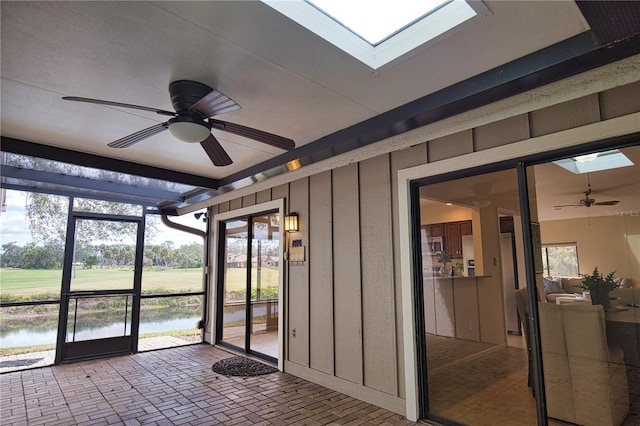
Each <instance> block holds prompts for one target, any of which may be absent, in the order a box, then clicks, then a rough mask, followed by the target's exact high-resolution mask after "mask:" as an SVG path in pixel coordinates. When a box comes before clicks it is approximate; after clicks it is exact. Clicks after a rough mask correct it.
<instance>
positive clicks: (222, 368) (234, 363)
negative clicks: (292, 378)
mask: <svg viewBox="0 0 640 426" xmlns="http://www.w3.org/2000/svg"><path fill="white" fill-rule="evenodd" d="M211 369H212V370H213V371H215V372H216V373H218V374H222V375H224V376H244V377H247V376H261V375H263V374H270V373H275V372H276V371H278V369H277V368H275V367H272V366H270V365H267V364H263V363H261V362H258V361H254V360H252V359H250V358H245V357H242V356H234V357H232V358H225V359H223V360H222V361H218V362H216V363H215V364H213V366H212V367H211Z"/></svg>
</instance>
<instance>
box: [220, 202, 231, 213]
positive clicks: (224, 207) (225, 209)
mask: <svg viewBox="0 0 640 426" xmlns="http://www.w3.org/2000/svg"><path fill="white" fill-rule="evenodd" d="M228 211H229V202H228V201H225V202H224V203H220V204H218V213H226V212H228Z"/></svg>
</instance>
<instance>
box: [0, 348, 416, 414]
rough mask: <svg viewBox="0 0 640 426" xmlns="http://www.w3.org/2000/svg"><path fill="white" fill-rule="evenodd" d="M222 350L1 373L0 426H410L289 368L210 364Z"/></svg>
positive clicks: (170, 352)
mask: <svg viewBox="0 0 640 426" xmlns="http://www.w3.org/2000/svg"><path fill="white" fill-rule="evenodd" d="M229 356H233V354H230V353H229V352H226V351H224V350H221V349H219V348H215V347H212V346H209V345H204V344H203V345H193V346H184V347H179V348H172V349H165V350H159V351H154V352H145V353H138V354H135V355H129V356H121V357H115V358H108V359H101V360H94V361H85V362H79V363H74V364H67V365H61V366H53V367H44V368H37V369H31V370H24V371H17V372H13V373H6V374H2V375H0V404H1V413H0V424H2V425H3V426H9V425H47V426H56V425H64V426H66V425H74V424H77V425H141V424H145V425H181V424H186V425H214V424H223V425H292V424H293V425H327V424H340V425H346V424H348V425H409V424H415V423H412V422H409V421H407V420H406V419H404V418H403V417H402V416H400V415H398V414H395V413H392V412H389V411H386V410H383V409H381V408H379V407H376V406H374V405H371V404H367V403H365V402H362V401H359V400H357V399H354V398H351V397H349V396H347V395H343V394H341V393H338V392H334V391H332V390H330V389H327V388H324V387H322V386H319V385H316V384H313V383H310V382H308V381H306V380H302V379H299V378H297V377H295V376H292V375H290V374H286V373H273V374H268V375H264V376H257V377H247V378H242V377H226V376H221V375H218V374H216V373H214V372H213V371H212V370H211V366H212V365H213V364H214V363H215V362H216V361H219V360H221V359H223V358H227V357H229Z"/></svg>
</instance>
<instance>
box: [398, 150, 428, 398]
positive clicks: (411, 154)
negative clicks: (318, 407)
mask: <svg viewBox="0 0 640 426" xmlns="http://www.w3.org/2000/svg"><path fill="white" fill-rule="evenodd" d="M426 162H427V144H426V143H423V144H420V145H416V146H413V147H411V148H407V149H404V150H402V151H396V152H392V153H391V207H392V218H391V219H392V222H393V253H394V256H393V260H394V276H395V304H396V330H397V332H396V342H397V343H396V349H397V352H398V358H397V363H398V364H397V365H398V396H400V397H401V398H404V396H405V381H404V341H403V336H402V321H403V317H402V316H403V312H402V282H401V280H400V257H399V253H400V229H399V224H398V220H399V219H398V218H399V217H400V212H399V210H400V207H399V206H398V170H402V169H406V168H408V167H412V166H416V165H418V164H424V163H426ZM407 315H411V313H410V312H409V313H407ZM433 316H434V324H435V313H434V314H433Z"/></svg>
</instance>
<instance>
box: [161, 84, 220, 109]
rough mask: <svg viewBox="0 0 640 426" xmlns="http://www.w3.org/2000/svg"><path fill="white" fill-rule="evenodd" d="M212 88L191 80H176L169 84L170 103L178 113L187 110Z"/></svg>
mask: <svg viewBox="0 0 640 426" xmlns="http://www.w3.org/2000/svg"><path fill="white" fill-rule="evenodd" d="M212 90H213V89H212V88H211V87H209V86H207V85H206V84H203V83H198V82H197V81H191V80H176V81H173V82H171V83H170V84H169V95H170V96H171V104H172V105H173V108H174V109H175V110H176V112H177V113H178V114H180V113H181V112H183V111H187V110H188V109H189V108H191V106H193V104H195V103H196V102H198V101H199V100H200V99H202V98H203V97H205V96H206V95H207V94H208V93H209V92H211V91H212Z"/></svg>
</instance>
